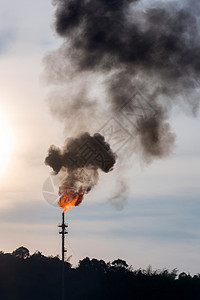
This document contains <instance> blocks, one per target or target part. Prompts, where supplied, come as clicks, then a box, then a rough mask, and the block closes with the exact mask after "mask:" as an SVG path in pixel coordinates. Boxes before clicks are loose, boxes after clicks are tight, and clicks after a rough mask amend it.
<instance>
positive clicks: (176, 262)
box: [0, 0, 200, 274]
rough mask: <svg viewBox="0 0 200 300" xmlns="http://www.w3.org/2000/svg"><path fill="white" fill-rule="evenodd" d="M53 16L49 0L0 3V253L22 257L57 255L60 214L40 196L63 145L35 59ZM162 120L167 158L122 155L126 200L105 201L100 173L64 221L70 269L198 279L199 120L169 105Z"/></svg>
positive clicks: (40, 60) (39, 60)
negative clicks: (106, 268)
mask: <svg viewBox="0 0 200 300" xmlns="http://www.w3.org/2000/svg"><path fill="white" fill-rule="evenodd" d="M53 17H54V7H53V5H52V4H51V2H50V1H38V0H35V1H33V0H26V1H25V0H18V1H14V2H13V3H12V6H11V4H10V3H8V1H5V0H1V9H0V82H1V84H0V138H1V150H0V163H1V170H0V179H1V180H0V195H1V196H0V197H1V201H0V241H1V243H0V251H5V252H12V251H13V250H15V249H16V248H17V247H20V246H25V247H27V248H28V249H29V250H30V252H31V253H34V252H35V251H36V250H39V251H41V252H42V253H43V254H44V255H57V254H60V252H61V238H60V236H59V234H58V231H59V229H58V227H57V224H58V223H59V222H60V221H61V212H62V211H61V209H60V208H59V207H56V206H55V205H53V204H52V201H51V199H50V200H49V201H48V199H47V198H48V197H46V194H45V195H44V193H43V192H44V191H46V189H48V188H49V185H48V184H49V180H50V179H51V177H49V176H51V175H50V168H49V167H47V166H45V164H44V159H45V156H46V154H47V150H48V148H49V146H50V145H51V144H55V145H57V146H62V144H63V141H64V140H65V138H66V136H65V135H64V124H63V123H62V122H59V120H58V119H57V118H55V116H53V115H52V114H51V111H50V108H49V104H48V101H47V99H48V96H49V93H50V92H51V87H50V86H49V84H48V83H47V80H46V79H45V75H44V73H45V71H44V57H45V56H46V55H47V54H48V53H49V52H51V51H53V50H54V49H57V48H58V46H59V45H60V44H61V42H62V41H61V39H60V38H59V37H58V36H56V34H55V32H54V30H53V26H52V23H53ZM170 122H171V126H172V129H173V132H174V133H175V134H176V142H175V147H174V149H173V151H172V153H171V154H170V155H169V156H168V157H166V158H163V159H161V160H159V159H157V160H154V161H153V162H152V163H151V164H149V165H146V164H144V163H142V162H141V161H139V160H138V156H137V155H135V156H134V155H133V157H132V158H129V157H127V164H129V165H131V167H129V168H126V165H125V166H123V178H125V179H126V184H127V185H128V188H129V194H128V197H127V199H126V200H125V199H120V200H108V199H109V198H110V192H111V190H112V191H113V190H115V189H116V188H117V186H118V182H119V180H120V177H119V176H117V175H116V173H115V170H113V171H112V172H110V173H109V174H101V175H100V179H99V182H98V185H97V186H96V187H95V188H94V189H93V190H92V191H91V192H90V194H88V195H86V196H85V199H84V200H83V203H82V204H81V205H80V206H79V207H75V208H73V209H72V210H71V211H69V212H67V213H66V219H67V222H68V225H69V234H68V235H67V241H66V247H67V250H68V252H67V256H68V257H69V256H71V255H72V257H71V262H72V263H73V264H74V265H76V264H77V263H78V261H79V260H80V259H83V258H84V257H86V256H88V257H91V258H93V257H95V258H98V259H100V258H101V259H104V260H105V261H113V260H114V259H117V258H121V259H125V260H126V261H127V263H128V264H129V265H132V266H133V268H146V267H147V266H148V265H152V267H153V269H162V268H168V269H170V270H172V269H174V268H177V269H178V270H179V272H182V271H185V272H190V273H191V274H196V273H199V272H200V270H199V253H200V231H199V229H200V218H199V216H200V191H199V182H200V136H199V129H200V116H199V114H197V116H196V117H191V116H190V115H188V114H186V113H185V112H184V110H183V111H181V110H180V109H179V108H178V107H176V108H174V109H173V111H172V113H171V117H170ZM120 151H121V153H123V151H125V150H124V149H123V147H122V149H121V150H120ZM123 154H124V155H126V153H123ZM52 193H53V195H54V194H55V193H56V192H55V191H53V192H52ZM49 202H50V203H49Z"/></svg>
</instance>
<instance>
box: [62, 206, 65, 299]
mask: <svg viewBox="0 0 200 300" xmlns="http://www.w3.org/2000/svg"><path fill="white" fill-rule="evenodd" d="M64 299H65V213H64V212H63V213H62V300H64Z"/></svg>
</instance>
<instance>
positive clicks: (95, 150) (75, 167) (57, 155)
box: [45, 132, 116, 192]
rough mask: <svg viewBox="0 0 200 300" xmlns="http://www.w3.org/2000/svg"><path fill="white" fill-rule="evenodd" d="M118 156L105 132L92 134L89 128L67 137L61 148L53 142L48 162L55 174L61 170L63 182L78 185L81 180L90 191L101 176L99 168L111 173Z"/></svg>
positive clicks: (46, 160)
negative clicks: (105, 138) (78, 134)
mask: <svg viewBox="0 0 200 300" xmlns="http://www.w3.org/2000/svg"><path fill="white" fill-rule="evenodd" d="M115 160H116V156H115V154H114V153H113V152H112V150H111V149H110V146H109V144H108V143H106V142H105V140H104V137H103V136H102V135H100V134H98V133H96V134H94V136H91V135H90V134H89V133H87V132H86V133H82V134H81V135H80V136H78V137H76V138H70V139H68V140H67V141H66V144H65V145H64V147H63V148H62V149H60V148H57V147H55V146H51V147H50V148H49V152H48V155H47V157H46V159H45V164H47V165H49V166H50V167H52V169H53V171H54V173H55V174H58V173H59V172H60V171H61V170H62V171H63V172H64V173H65V178H64V182H68V181H69V182H70V184H72V185H73V186H74V187H75V188H78V185H79V183H80V184H81V185H82V186H83V185H84V186H83V188H84V191H87V192H88V191H89V190H90V189H91V188H92V186H93V185H94V184H96V182H97V180H98V169H101V170H102V171H103V172H105V173H108V172H109V171H111V170H112V169H113V166H114V164H115Z"/></svg>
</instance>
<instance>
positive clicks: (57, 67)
mask: <svg viewBox="0 0 200 300" xmlns="http://www.w3.org/2000/svg"><path fill="white" fill-rule="evenodd" d="M141 2H142V1H139V0H138V1H133V0H54V2H53V3H54V5H55V6H56V13H55V29H56V32H57V33H58V35H60V36H61V37H62V38H63V39H64V43H63V46H62V47H61V49H60V50H59V51H57V52H54V53H53V54H52V55H50V56H49V57H48V59H47V62H48V65H49V66H50V67H49V68H51V70H52V72H54V71H55V72H54V73H56V75H55V77H56V80H57V81H59V78H60V80H61V81H62V82H64V81H65V78H66V84H67V83H69V81H70V80H71V81H73V80H76V77H77V78H78V77H79V78H82V80H83V81H84V77H87V76H88V74H93V79H91V78H90V82H91V83H92V82H95V76H97V75H99V74H103V76H104V77H105V82H104V87H105V89H106V93H105V94H106V96H105V97H106V100H107V103H108V105H109V110H110V112H111V114H112V115H113V114H114V115H115V116H117V117H118V118H120V116H119V111H120V109H121V107H122V106H123V105H124V104H125V103H126V102H127V101H128V99H130V97H131V95H132V94H134V90H135V89H136V88H137V89H139V90H140V91H141V93H142V94H143V95H144V96H145V99H146V100H145V101H143V99H142V98H141V99H140V105H139V106H140V108H139V110H141V107H143V108H144V111H145V115H144V114H142V115H141V114H140V113H138V106H137V107H135V116H134V117H133V120H134V122H135V127H134V130H133V132H132V133H133V135H134V136H135V137H136V138H135V141H136V143H137V144H138V145H139V146H138V150H139V152H141V153H142V154H143V157H144V158H145V159H146V161H151V158H153V157H162V156H165V155H167V154H168V153H169V152H170V151H171V148H172V146H173V143H174V140H175V135H174V134H172V133H171V128H170V125H169V124H168V122H167V119H168V117H169V113H170V109H171V107H172V104H173V102H176V98H177V97H179V96H180V95H181V97H182V100H184V101H185V102H186V103H187V106H188V109H189V110H190V111H191V112H192V113H194V114H195V113H196V111H197V110H198V105H199V100H198V99H197V97H193V96H194V95H192V93H193V91H194V90H195V84H196V82H197V81H198V80H199V71H200V59H199V58H200V36H199V23H198V22H199V20H198V12H200V9H199V5H198V2H197V0H196V1H195V0H193V1H192V7H193V8H194V6H195V5H196V6H195V7H196V9H195V10H194V9H192V8H191V5H190V4H191V2H190V1H184V2H183V3H182V4H181V3H180V2H179V1H174V2H172V1H166V2H165V3H164V2H162V1H160V2H159V1H157V2H155V3H154V2H153V1H151V6H146V7H143V9H140V6H139V5H140V4H141ZM66 62H68V63H66ZM72 68H73V71H71V70H72ZM58 74H59V75H58ZM95 74H96V75H95ZM89 90H90V87H87V88H86V87H85V89H84V92H83V86H82V85H81V84H78V83H77V92H75V93H72V94H70V92H69V94H70V97H68V96H63V97H62V98H63V99H62V100H61V102H59V100H57V101H56V100H55V101H52V107H53V111H54V112H55V113H56V114H57V115H60V116H61V118H63V119H64V118H65V117H64V115H66V119H68V120H69V119H70V115H71V116H72V117H74V115H75V114H77V115H78V116H79V115H80V114H83V115H84V116H87V115H88V116H89V118H90V121H91V116H95V117H98V119H99V120H101V119H102V121H103V120H104V116H103V114H101V113H99V114H98V116H96V115H95V106H96V108H98V103H97V102H96V101H94V99H93V100H92V101H91V98H90V96H89ZM162 97H163V99H162ZM69 98H70V99H69ZM179 99H180V97H179ZM56 102H57V104H56ZM83 102H84V103H83ZM148 106H151V107H152V109H151V110H149V111H148V109H145V108H146V107H147V108H148ZM80 109H81V111H80V112H79V110H80ZM63 114H64V115H63ZM80 119H81V118H79V120H80ZM93 121H94V120H93ZM80 123H81V120H80ZM91 123H92V121H91ZM131 130H132V129H131Z"/></svg>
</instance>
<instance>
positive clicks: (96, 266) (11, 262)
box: [0, 247, 200, 300]
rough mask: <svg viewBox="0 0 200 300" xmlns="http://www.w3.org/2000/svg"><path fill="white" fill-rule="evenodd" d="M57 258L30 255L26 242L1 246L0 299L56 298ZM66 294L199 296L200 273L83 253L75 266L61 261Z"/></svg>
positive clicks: (73, 298)
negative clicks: (142, 266)
mask: <svg viewBox="0 0 200 300" xmlns="http://www.w3.org/2000/svg"><path fill="white" fill-rule="evenodd" d="M61 278H62V261H61V260H60V258H59V257H58V256H55V257H53V256H48V257H47V256H44V255H43V254H42V253H41V252H39V251H36V252H35V253H33V254H32V255H30V253H29V250H28V249H27V248H25V247H20V248H17V249H16V250H15V251H13V252H12V253H4V252H2V251H1V252H0V299H1V300H47V299H48V300H58V299H61V282H62V279H61ZM65 299H66V300H68V299H69V300H112V299H115V300H118V299H119V300H123V299H133V300H147V299H148V300H149V299H154V300H157V299H159V300H161V299H162V300H165V299H166V300H169V299H170V300H173V299H174V300H175V299H176V300H179V299H187V300H200V274H197V275H194V276H191V275H190V274H187V273H184V272H182V273H180V274H178V270H177V269H174V270H172V271H169V270H167V269H163V270H152V268H151V267H150V266H149V267H148V268H147V269H137V270H135V269H134V268H133V267H132V266H128V264H127V263H126V261H124V260H122V259H117V260H114V261H112V262H108V263H106V262H105V261H103V260H98V259H95V258H93V259H90V258H88V257H86V258H84V259H82V260H80V261H79V263H78V266H77V267H72V265H71V264H70V262H69V261H67V262H65Z"/></svg>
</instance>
